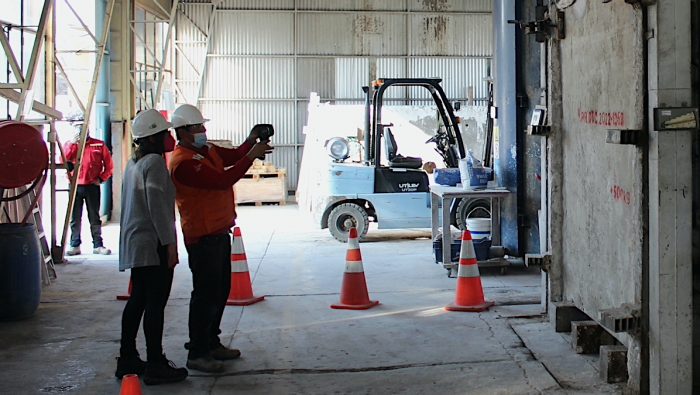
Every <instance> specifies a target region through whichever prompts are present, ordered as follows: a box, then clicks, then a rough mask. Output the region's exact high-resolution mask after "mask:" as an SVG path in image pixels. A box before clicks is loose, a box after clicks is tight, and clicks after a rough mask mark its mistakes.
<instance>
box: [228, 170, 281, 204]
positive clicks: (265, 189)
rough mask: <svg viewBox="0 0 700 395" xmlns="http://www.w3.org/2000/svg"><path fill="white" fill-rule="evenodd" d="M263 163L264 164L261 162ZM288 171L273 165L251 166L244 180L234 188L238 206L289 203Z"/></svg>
mask: <svg viewBox="0 0 700 395" xmlns="http://www.w3.org/2000/svg"><path fill="white" fill-rule="evenodd" d="M260 163H262V162H260ZM286 182H287V171H286V170H285V169H278V168H276V167H275V166H274V165H272V164H264V165H258V166H251V168H250V169H249V170H248V171H247V172H246V174H245V176H244V178H242V179H240V180H238V182H236V183H235V184H234V186H233V191H234V196H235V199H236V204H240V203H255V205H256V206H262V204H263V203H278V204H279V205H280V206H283V205H285V204H286V203H287V186H286Z"/></svg>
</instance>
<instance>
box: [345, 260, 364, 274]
mask: <svg viewBox="0 0 700 395" xmlns="http://www.w3.org/2000/svg"><path fill="white" fill-rule="evenodd" d="M364 272H365V270H364V268H363V267H362V261H359V262H353V261H345V273H364Z"/></svg>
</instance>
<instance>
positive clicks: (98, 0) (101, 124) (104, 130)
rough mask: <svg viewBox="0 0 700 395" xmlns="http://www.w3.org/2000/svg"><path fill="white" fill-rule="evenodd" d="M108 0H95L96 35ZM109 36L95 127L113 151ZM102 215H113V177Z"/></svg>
mask: <svg viewBox="0 0 700 395" xmlns="http://www.w3.org/2000/svg"><path fill="white" fill-rule="evenodd" d="M106 13H107V0H95V35H96V36H97V37H101V36H102V33H103V31H104V28H105V23H106V20H105V18H106V16H107V15H106ZM109 47H110V45H109V38H108V39H107V42H106V43H105V56H104V58H103V59H102V64H101V65H100V74H99V77H98V79H97V87H96V90H95V129H96V131H97V132H96V135H97V138H99V139H100V140H102V141H104V142H105V144H106V145H107V147H108V148H109V151H110V152H112V129H111V123H110V101H109V90H110V85H109V61H110V56H109ZM100 215H102V216H106V217H107V220H109V219H110V217H111V216H112V179H111V178H110V179H109V180H108V181H107V182H105V183H104V184H102V188H101V197H100Z"/></svg>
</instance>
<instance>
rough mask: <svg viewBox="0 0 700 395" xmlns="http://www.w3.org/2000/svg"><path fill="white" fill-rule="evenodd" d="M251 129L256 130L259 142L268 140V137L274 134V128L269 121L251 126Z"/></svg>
mask: <svg viewBox="0 0 700 395" xmlns="http://www.w3.org/2000/svg"><path fill="white" fill-rule="evenodd" d="M253 131H257V132H258V137H259V138H260V142H261V143H265V142H268V141H270V137H272V136H273V135H274V134H275V128H274V127H273V126H272V125H270V124H269V123H259V124H257V125H255V126H253Z"/></svg>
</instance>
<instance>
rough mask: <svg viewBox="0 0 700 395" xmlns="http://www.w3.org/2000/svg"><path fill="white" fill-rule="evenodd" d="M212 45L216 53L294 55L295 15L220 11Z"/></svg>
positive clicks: (213, 51) (212, 51)
mask: <svg viewBox="0 0 700 395" xmlns="http://www.w3.org/2000/svg"><path fill="white" fill-rule="evenodd" d="M211 48H212V49H211V51H210V53H213V54H237V55H257V54H262V55H288V54H293V52H294V15H293V14H292V13H289V12H243V13H241V12H234V11H220V12H218V13H217V21H216V34H215V36H214V42H213V43H212V47H211Z"/></svg>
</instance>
